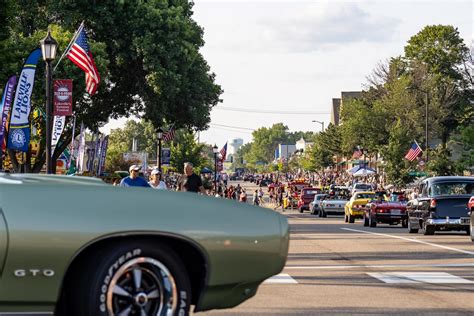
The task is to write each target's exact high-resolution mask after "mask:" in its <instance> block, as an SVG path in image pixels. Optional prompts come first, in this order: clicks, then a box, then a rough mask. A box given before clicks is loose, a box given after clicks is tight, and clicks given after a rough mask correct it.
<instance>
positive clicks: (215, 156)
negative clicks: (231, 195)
mask: <svg viewBox="0 0 474 316" xmlns="http://www.w3.org/2000/svg"><path fill="white" fill-rule="evenodd" d="M212 152H213V153H214V192H217V154H218V153H219V148H217V145H216V144H214V147H212Z"/></svg>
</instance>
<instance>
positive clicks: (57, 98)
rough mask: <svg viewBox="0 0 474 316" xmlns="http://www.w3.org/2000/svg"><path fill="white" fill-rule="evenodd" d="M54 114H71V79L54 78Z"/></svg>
mask: <svg viewBox="0 0 474 316" xmlns="http://www.w3.org/2000/svg"><path fill="white" fill-rule="evenodd" d="M53 86H54V98H53V100H54V110H53V114H54V115H65V116H71V115H72V79H58V80H54V84H53Z"/></svg>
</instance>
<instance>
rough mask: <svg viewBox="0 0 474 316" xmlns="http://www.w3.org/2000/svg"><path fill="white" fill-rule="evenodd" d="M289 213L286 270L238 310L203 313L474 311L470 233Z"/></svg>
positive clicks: (473, 246) (212, 315)
mask: <svg viewBox="0 0 474 316" xmlns="http://www.w3.org/2000/svg"><path fill="white" fill-rule="evenodd" d="M249 189H251V188H249ZM283 214H285V215H286V216H287V217H288V220H289V223H290V229H291V239H290V251H289V256H288V261H287V264H286V267H285V269H284V270H283V271H282V274H281V275H279V276H278V277H277V278H273V279H271V280H270V282H269V283H265V284H263V285H261V286H260V288H259V290H258V292H257V295H256V296H255V297H253V298H252V299H250V300H248V301H246V302H244V303H243V304H241V305H239V306H237V307H235V308H233V309H228V310H217V311H211V312H206V313H199V314H197V315H209V316H217V315H430V316H432V315H474V243H473V242H471V240H470V238H469V236H467V235H465V233H461V232H459V233H457V232H452V233H436V235H434V236H423V235H422V234H418V235H416V234H408V233H407V230H406V229H404V228H402V227H401V226H390V225H384V224H380V225H378V227H377V228H369V227H363V225H362V222H361V221H360V220H358V221H356V223H355V224H348V223H344V220H343V218H342V217H337V216H329V217H328V218H319V217H316V216H313V215H310V214H308V213H304V214H300V213H298V212H296V211H290V212H288V211H287V212H285V213H283ZM279 282H280V283H279Z"/></svg>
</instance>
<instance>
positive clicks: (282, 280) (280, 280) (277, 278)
mask: <svg viewBox="0 0 474 316" xmlns="http://www.w3.org/2000/svg"><path fill="white" fill-rule="evenodd" d="M263 283H264V284H298V282H296V280H295V279H293V278H292V277H291V276H290V275H289V274H287V273H280V274H277V275H274V276H272V277H271V278H268V279H266V280H265V281H264V282H263Z"/></svg>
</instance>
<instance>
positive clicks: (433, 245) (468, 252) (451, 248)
mask: <svg viewBox="0 0 474 316" xmlns="http://www.w3.org/2000/svg"><path fill="white" fill-rule="evenodd" d="M341 229H344V230H349V231H353V232H359V233H364V234H370V235H378V236H385V237H390V238H396V239H402V240H406V241H412V242H417V243H419V244H424V245H428V246H432V247H437V248H442V249H447V250H451V251H456V252H461V253H465V254H468V255H472V256H474V252H473V251H467V250H463V249H457V248H453V247H448V246H442V245H438V244H433V243H431V242H427V241H423V240H419V239H413V238H406V237H401V236H394V235H389V234H382V233H374V232H368V231H365V230H358V229H352V228H341Z"/></svg>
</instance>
